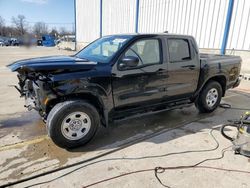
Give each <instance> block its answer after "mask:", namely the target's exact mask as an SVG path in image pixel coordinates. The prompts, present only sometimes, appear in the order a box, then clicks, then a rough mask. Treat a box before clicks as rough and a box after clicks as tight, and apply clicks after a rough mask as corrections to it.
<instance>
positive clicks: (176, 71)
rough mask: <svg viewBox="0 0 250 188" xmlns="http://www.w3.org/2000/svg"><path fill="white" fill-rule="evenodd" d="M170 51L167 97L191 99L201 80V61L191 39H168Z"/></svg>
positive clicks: (178, 37)
mask: <svg viewBox="0 0 250 188" xmlns="http://www.w3.org/2000/svg"><path fill="white" fill-rule="evenodd" d="M166 43H167V50H168V76H169V78H168V80H167V83H168V89H167V96H168V97H170V98H172V99H175V98H178V99H179V98H186V97H190V96H191V95H192V93H193V92H194V91H195V90H196V88H197V85H198V80H199V72H200V60H199V54H198V51H197V50H195V48H194V45H195V44H193V43H192V39H191V38H185V37H180V36H177V37H172V38H171V37H167V38H166Z"/></svg>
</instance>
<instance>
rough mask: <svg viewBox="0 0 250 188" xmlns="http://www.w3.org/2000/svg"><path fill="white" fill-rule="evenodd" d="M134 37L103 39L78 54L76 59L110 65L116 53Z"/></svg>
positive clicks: (108, 37)
mask: <svg viewBox="0 0 250 188" xmlns="http://www.w3.org/2000/svg"><path fill="white" fill-rule="evenodd" d="M130 38H132V36H107V37H102V38H100V39H98V40H96V41H94V42H93V43H91V44H90V45H88V46H87V47H85V48H84V49H82V50H81V51H80V52H79V53H77V54H76V57H78V58H83V59H87V60H90V61H96V62H101V63H108V62H109V61H110V60H111V59H112V57H113V56H114V55H115V53H116V52H117V51H118V50H119V49H120V48H121V47H122V46H123V45H124V44H125V43H126V42H127V41H128V40H129V39H130Z"/></svg>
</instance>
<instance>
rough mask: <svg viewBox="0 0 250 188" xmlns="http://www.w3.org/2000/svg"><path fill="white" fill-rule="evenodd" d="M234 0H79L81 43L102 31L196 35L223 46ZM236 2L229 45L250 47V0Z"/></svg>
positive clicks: (202, 41) (202, 40)
mask: <svg viewBox="0 0 250 188" xmlns="http://www.w3.org/2000/svg"><path fill="white" fill-rule="evenodd" d="M229 1H230V0H76V2H75V5H76V6H75V7H76V10H75V11H76V41H77V46H78V47H80V46H84V45H86V44H87V43H89V42H91V41H93V40H94V39H96V38H99V37H100V35H103V36H104V35H110V34H119V33H134V32H135V31H136V13H137V3H138V5H139V6H138V32H139V33H148V32H150V33H152V32H163V31H168V32H169V33H178V34H189V35H193V36H194V37H195V38H196V40H197V42H198V44H199V46H200V48H212V49H220V48H221V45H222V40H223V36H224V33H225V32H226V31H225V25H226V18H227V13H228V9H229ZM231 1H233V2H234V4H233V8H232V11H233V12H232V16H231V22H230V23H231V27H230V30H229V32H228V40H227V46H226V48H227V49H237V50H250V23H249V22H250V1H249V0H231Z"/></svg>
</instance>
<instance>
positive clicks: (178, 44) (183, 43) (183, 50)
mask: <svg viewBox="0 0 250 188" xmlns="http://www.w3.org/2000/svg"><path fill="white" fill-rule="evenodd" d="M168 51H169V59H170V62H178V61H183V60H189V59H191V55H190V49H189V43H188V40H185V39H168Z"/></svg>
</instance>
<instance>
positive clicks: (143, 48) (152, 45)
mask: <svg viewBox="0 0 250 188" xmlns="http://www.w3.org/2000/svg"><path fill="white" fill-rule="evenodd" d="M126 56H134V57H137V58H138V59H139V63H138V66H141V65H148V64H156V63H160V45H159V40H157V39H144V40H140V41H137V42H136V43H135V44H133V45H132V46H131V47H130V48H129V49H128V50H127V52H126V53H125V57H126Z"/></svg>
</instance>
